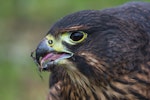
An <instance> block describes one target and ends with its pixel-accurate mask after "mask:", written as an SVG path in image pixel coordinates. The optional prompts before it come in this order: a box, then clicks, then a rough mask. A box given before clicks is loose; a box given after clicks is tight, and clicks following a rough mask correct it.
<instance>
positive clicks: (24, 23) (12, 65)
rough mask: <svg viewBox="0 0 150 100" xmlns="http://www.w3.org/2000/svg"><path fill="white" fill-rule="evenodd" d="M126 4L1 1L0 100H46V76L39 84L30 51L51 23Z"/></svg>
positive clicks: (75, 0) (114, 0)
mask: <svg viewBox="0 0 150 100" xmlns="http://www.w3.org/2000/svg"><path fill="white" fill-rule="evenodd" d="M128 1H132V0H109V1H108V0H1V1H0V100H46V95H47V94H48V77H49V73H41V74H42V75H43V78H44V81H42V79H41V78H40V76H39V75H38V71H37V68H36V66H35V64H34V63H33V61H32V59H31V58H30V52H31V51H32V50H34V49H35V48H36V46H37V44H38V42H39V41H40V40H41V39H42V38H43V37H44V36H45V33H46V32H47V31H48V30H49V28H50V26H51V25H52V24H53V23H54V22H55V21H57V20H58V19H59V18H61V17H63V16H65V15H67V14H69V13H72V12H75V11H79V10H84V9H103V8H108V7H114V6H117V5H120V4H123V3H125V2H128ZM138 1H141V0H138ZM143 1H148V2H150V0H143Z"/></svg>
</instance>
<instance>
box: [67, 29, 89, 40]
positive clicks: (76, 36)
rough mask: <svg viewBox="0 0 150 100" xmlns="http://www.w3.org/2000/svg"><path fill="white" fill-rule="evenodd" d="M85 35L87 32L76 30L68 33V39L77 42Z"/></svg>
mask: <svg viewBox="0 0 150 100" xmlns="http://www.w3.org/2000/svg"><path fill="white" fill-rule="evenodd" d="M86 37H87V34H86V33H84V32H81V31H78V32H72V33H71V34H70V39H71V40H72V41H75V42H77V41H78V42H79V41H82V40H83V39H85V38H86Z"/></svg>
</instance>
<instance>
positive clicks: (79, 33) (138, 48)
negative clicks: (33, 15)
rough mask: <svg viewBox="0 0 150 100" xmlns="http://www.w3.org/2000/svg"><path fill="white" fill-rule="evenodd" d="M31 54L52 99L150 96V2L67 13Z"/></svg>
mask: <svg viewBox="0 0 150 100" xmlns="http://www.w3.org/2000/svg"><path fill="white" fill-rule="evenodd" d="M31 56H32V58H33V59H34V60H35V61H36V63H37V65H38V68H39V70H40V71H48V72H50V73H51V74H50V80H49V93H48V98H47V99H48V100H150V3H146V2H130V3H126V4H124V5H121V6H118V7H114V8H108V9H103V10H83V11H79V12H75V13H72V14H70V15H67V16H65V17H63V18H62V19H60V20H59V21H57V22H56V23H55V24H54V25H53V26H52V27H51V29H50V30H49V31H48V33H47V34H46V36H45V37H44V38H43V40H42V41H41V42H40V43H39V45H38V46H37V48H36V50H34V52H32V54H31Z"/></svg>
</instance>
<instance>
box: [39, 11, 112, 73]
mask: <svg viewBox="0 0 150 100" xmlns="http://www.w3.org/2000/svg"><path fill="white" fill-rule="evenodd" d="M99 12H100V11H92V10H86V11H81V12H77V13H74V14H71V15H68V16H66V17H64V18H63V19H61V20H59V21H58V22H57V23H55V24H54V25H53V26H52V27H51V29H50V31H49V32H48V33H47V35H46V37H45V38H44V39H43V40H42V41H41V42H40V43H39V45H38V47H37V49H36V61H37V62H38V64H39V65H40V69H41V70H49V71H53V70H54V69H55V67H63V68H64V69H66V70H78V71H80V72H81V73H82V72H83V73H84V72H85V73H86V72H88V74H92V73H91V69H92V66H95V65H94V64H96V63H99V60H100V56H102V53H104V51H105V50H104V51H103V49H104V48H100V46H102V47H105V45H106V43H105V41H104V38H103V37H104V36H103V35H104V34H105V31H107V27H106V26H105V25H104V24H105V23H106V22H109V21H110V20H111V19H110V18H111V16H108V15H105V14H104V15H101V14H99ZM100 16H101V17H100ZM102 19H103V20H102ZM101 23H104V24H103V26H102V24H101ZM102 31H103V33H101V32H102ZM100 38H102V40H99V39H100ZM100 51H101V53H100ZM102 59H103V57H101V61H102ZM92 61H94V62H93V63H92ZM90 67H91V68H90Z"/></svg>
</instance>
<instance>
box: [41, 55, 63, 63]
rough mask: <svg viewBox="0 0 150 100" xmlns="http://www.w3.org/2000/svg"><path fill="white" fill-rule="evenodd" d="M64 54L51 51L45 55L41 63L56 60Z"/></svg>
mask: <svg viewBox="0 0 150 100" xmlns="http://www.w3.org/2000/svg"><path fill="white" fill-rule="evenodd" d="M63 55H64V54H63V53H62V54H55V53H49V54H47V55H46V56H45V57H43V58H42V60H41V64H43V63H45V62H49V61H54V60H56V59H58V58H60V57H61V56H63Z"/></svg>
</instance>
